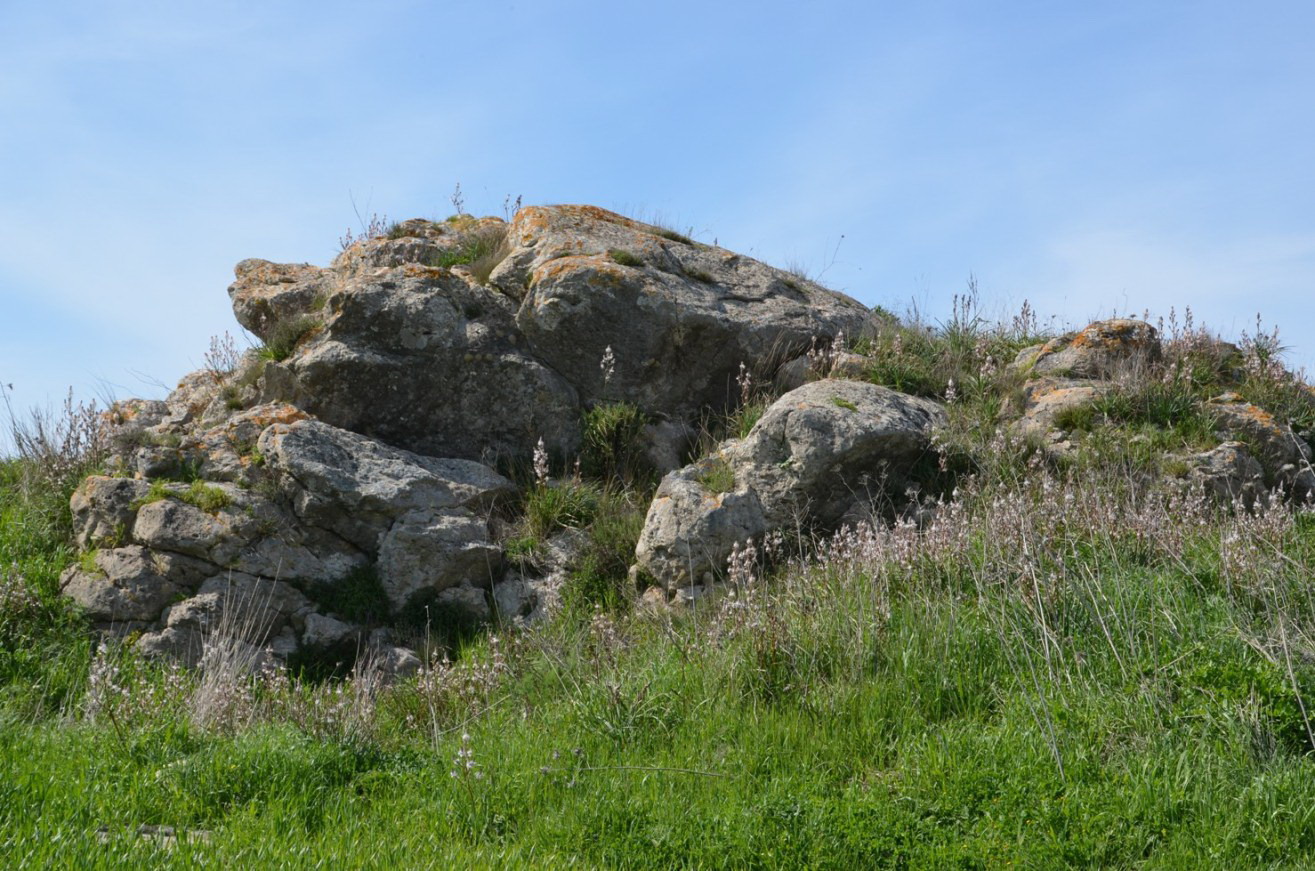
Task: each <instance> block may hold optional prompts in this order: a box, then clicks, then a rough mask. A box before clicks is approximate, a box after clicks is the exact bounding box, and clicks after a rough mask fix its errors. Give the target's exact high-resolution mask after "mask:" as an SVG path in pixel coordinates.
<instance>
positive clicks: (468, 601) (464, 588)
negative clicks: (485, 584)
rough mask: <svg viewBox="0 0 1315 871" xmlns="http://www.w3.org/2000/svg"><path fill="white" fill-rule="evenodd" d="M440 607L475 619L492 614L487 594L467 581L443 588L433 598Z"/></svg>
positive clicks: (485, 618)
mask: <svg viewBox="0 0 1315 871" xmlns="http://www.w3.org/2000/svg"><path fill="white" fill-rule="evenodd" d="M434 602H435V604H437V605H438V606H439V607H440V608H450V609H453V610H456V611H460V612H462V613H464V614H466V615H467V616H469V617H471V618H472V619H475V620H488V619H489V618H490V617H492V616H493V612H492V611H490V610H489V601H488V596H487V594H486V593H485V591H484V590H481V589H479V588H477V587H475V586H474V585H472V584H471V583H470V582H469V581H463V582H462V583H461V584H459V585H457V586H455V587H448V588H447V589H446V590H443V591H442V592H441V593H439V594H438V596H437V597H436V598H435V600H434Z"/></svg>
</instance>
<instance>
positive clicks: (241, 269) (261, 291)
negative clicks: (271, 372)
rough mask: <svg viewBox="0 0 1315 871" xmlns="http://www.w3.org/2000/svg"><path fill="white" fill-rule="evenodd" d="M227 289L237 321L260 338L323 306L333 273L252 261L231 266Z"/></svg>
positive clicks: (306, 266) (296, 265)
mask: <svg viewBox="0 0 1315 871" xmlns="http://www.w3.org/2000/svg"><path fill="white" fill-rule="evenodd" d="M233 274H234V276H235V277H236V279H237V280H236V281H234V282H233V283H232V284H231V285H229V288H228V297H229V299H230V300H231V301H232V303H233V314H234V315H236V316H237V322H238V323H239V324H241V325H242V326H244V327H246V328H247V329H248V330H250V331H251V332H253V333H255V334H256V335H257V336H259V337H260V338H262V339H269V338H270V336H271V334H272V333H273V331H274V329H275V328H276V327H277V325H278V324H280V323H286V322H287V321H288V320H290V319H291V318H294V317H296V316H298V315H301V314H306V313H308V312H311V311H313V310H315V309H317V308H319V307H322V306H323V305H324V303H325V301H326V300H327V299H328V295H329V293H330V291H331V290H332V289H333V273H331V272H328V271H327V270H324V269H319V268H317V267H315V266H311V265H310V264H309V263H300V264H292V263H270V262H269V261H268V260H259V259H256V258H251V259H248V260H243V261H242V262H241V263H239V264H238V265H237V266H235V267H233Z"/></svg>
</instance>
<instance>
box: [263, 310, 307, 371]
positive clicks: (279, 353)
mask: <svg viewBox="0 0 1315 871" xmlns="http://www.w3.org/2000/svg"><path fill="white" fill-rule="evenodd" d="M319 326H320V319H319V318H318V317H316V316H315V315H311V314H302V315H294V316H292V317H288V318H284V319H283V320H280V321H278V322H277V323H275V324H274V326H273V328H272V329H270V331H269V335H268V336H266V337H265V342H264V344H263V345H262V346H261V347H260V349H259V350H258V353H259V355H260V358H261V359H262V360H266V361H269V362H275V363H277V362H280V361H283V360H286V359H288V358H289V357H291V356H292V352H293V351H294V350H296V348H297V345H298V343H300V342H301V340H302V339H304V338H305V337H306V336H307V335H308V334H310V332H311V331H312V330H314V329H316V328H317V327H319Z"/></svg>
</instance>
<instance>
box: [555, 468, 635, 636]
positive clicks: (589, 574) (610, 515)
mask: <svg viewBox="0 0 1315 871" xmlns="http://www.w3.org/2000/svg"><path fill="white" fill-rule="evenodd" d="M646 502H647V500H645V499H643V498H642V497H641V496H640V494H637V493H635V492H634V491H631V490H620V489H611V488H609V489H606V490H604V491H603V493H602V494H601V496H600V502H599V509H598V512H597V515H596V516H595V518H594V521H593V523H592V524H590V526H589V542H588V544H587V545H586V546H585V549H584V553H583V554H582V555H581V557H580V560H579V562H578V563H577V565H576V566H575V567H574V568H573V569H572V570H571V573H570V576H569V578H568V581H567V585H566V588H565V589H564V590H563V598H564V600H565V602H566V604H567V605H568V606H573V607H579V608H584V609H592V608H593V607H595V606H601V607H603V608H606V609H608V610H619V609H624V608H625V607H627V606H628V605H629V603H630V600H631V597H632V596H633V594H634V590H633V589H632V588H631V586H630V576H629V572H630V564H631V563H632V562H633V561H634V557H635V545H637V544H638V543H639V534H640V533H641V532H642V531H643V529H644V516H645V513H646V512H647V504H646Z"/></svg>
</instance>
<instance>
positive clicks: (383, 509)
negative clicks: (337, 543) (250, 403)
mask: <svg viewBox="0 0 1315 871" xmlns="http://www.w3.org/2000/svg"><path fill="white" fill-rule="evenodd" d="M259 447H260V451H261V455H262V456H263V457H265V463H266V465H267V466H268V468H269V469H270V471H272V472H273V473H275V474H276V475H277V476H278V479H279V481H280V483H281V485H282V487H283V489H284V492H285V493H286V494H287V495H288V497H289V498H290V501H291V504H292V506H293V509H294V510H295V512H296V513H297V516H298V517H300V518H301V519H302V521H304V522H305V523H308V524H310V525H312V526H316V527H319V528H321V529H325V530H328V531H330V532H333V533H334V534H336V535H339V536H341V537H342V538H343V539H345V540H346V541H349V542H351V543H353V544H354V545H356V546H357V547H359V548H361V549H362V550H364V551H366V552H369V553H375V552H377V551H378V550H379V547H380V543H381V539H382V537H383V536H384V534H385V533H387V532H388V530H389V529H391V527H392V526H393V523H394V522H395V521H396V520H397V519H398V518H399V517H401V516H402V515H404V514H408V513H410V512H413V511H416V510H444V509H454V508H464V509H469V510H471V511H475V512H479V513H484V512H487V511H489V510H490V509H491V508H492V507H493V506H494V504H496V503H497V502H498V501H499V500H501V499H507V498H510V497H512V496H514V495H515V493H516V487H515V485H514V484H512V483H511V481H509V480H507V479H506V478H504V477H502V476H501V475H499V474H497V473H496V472H494V471H493V470H492V469H490V468H488V467H487V466H484V465H482V464H480V463H477V462H474V461H471V460H459V459H439V458H436V457H426V456H421V455H419V454H414V453H411V452H410V451H404V450H401V449H398V448H394V447H390V446H388V445H386V444H384V443H382V442H380V441H378V440H376V439H371V438H366V437H365V436H361V435H357V434H356V433H352V432H348V431H346V430H342V429H338V428H336V427H332V426H329V425H327V424H325V423H323V422H321V421H315V420H306V421H299V422H296V423H292V424H286V425H284V424H278V425H274V426H271V427H269V428H268V429H266V430H265V432H264V433H263V434H262V435H261V437H260V441H259Z"/></svg>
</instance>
